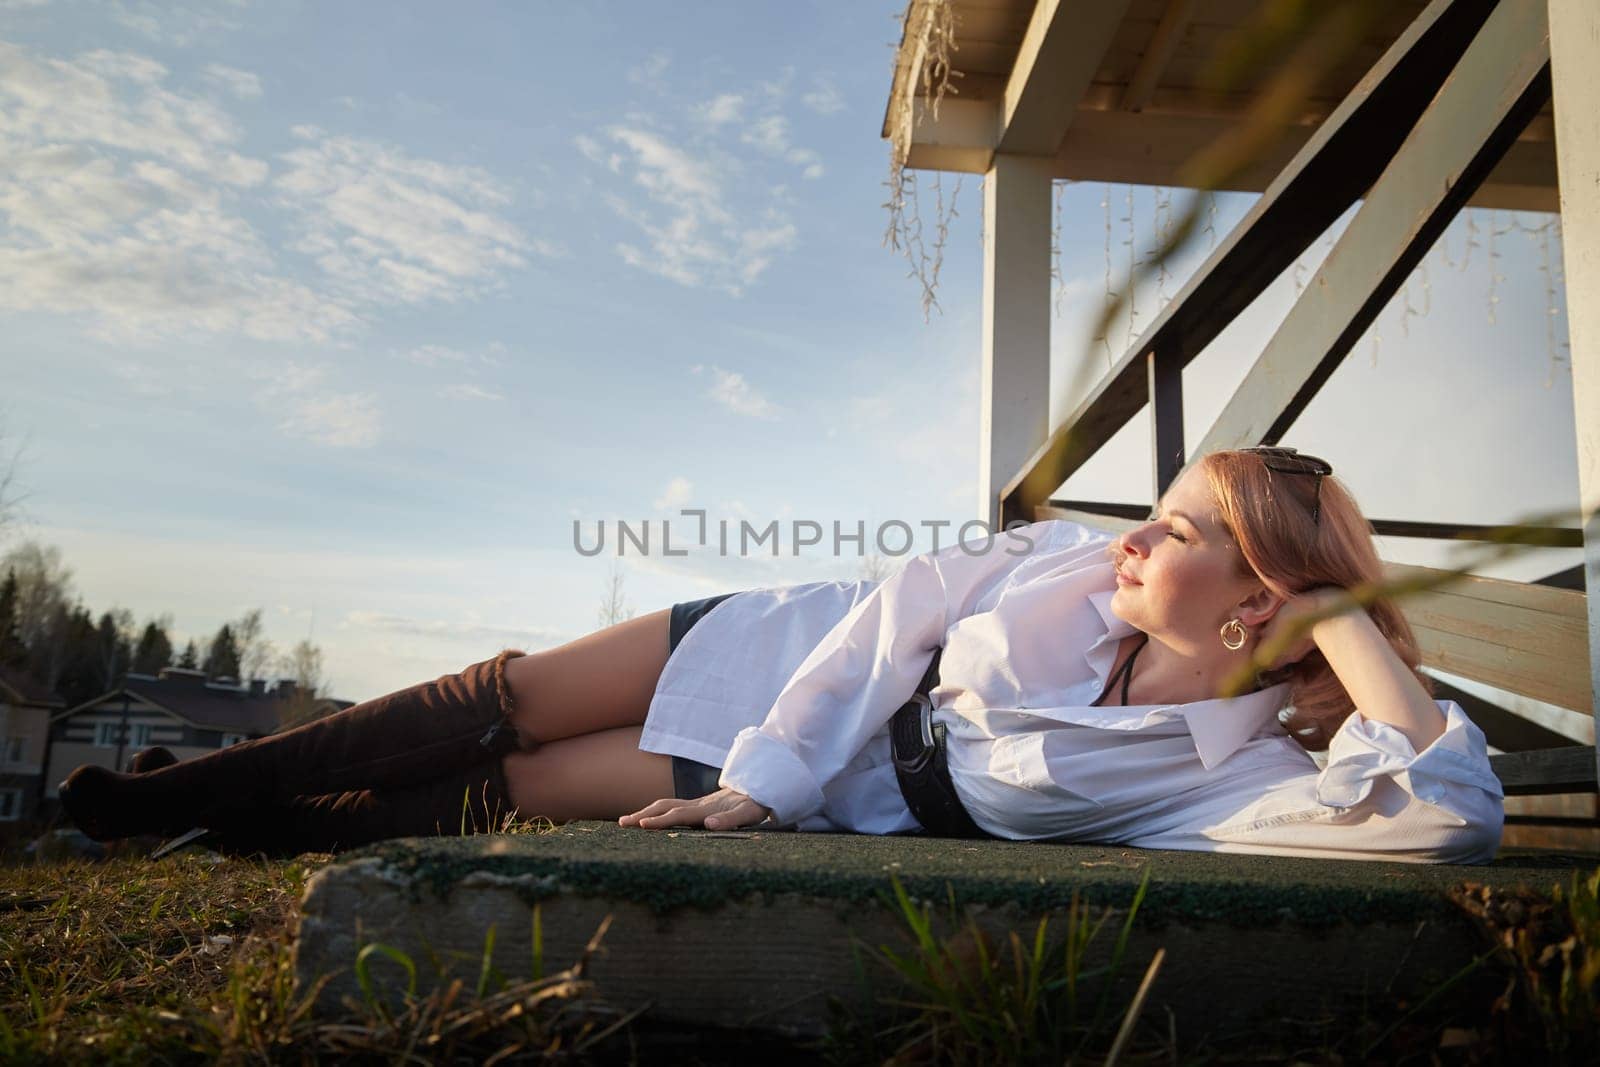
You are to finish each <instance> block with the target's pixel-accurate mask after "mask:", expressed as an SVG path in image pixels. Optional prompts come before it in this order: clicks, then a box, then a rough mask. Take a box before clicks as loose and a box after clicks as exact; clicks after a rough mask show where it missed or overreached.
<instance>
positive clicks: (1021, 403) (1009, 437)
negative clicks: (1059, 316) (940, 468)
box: [978, 155, 1052, 530]
mask: <svg viewBox="0 0 1600 1067" xmlns="http://www.w3.org/2000/svg"><path fill="white" fill-rule="evenodd" d="M1051 210H1052V205H1051V197H1050V161H1049V160H1048V159H1037V158H1026V157H1020V156H1008V155H997V156H995V158H994V165H993V166H992V167H991V168H990V169H989V173H988V175H987V176H986V177H985V178H984V183H983V233H984V242H983V375H982V378H983V384H982V389H983V396H982V408H981V410H980V416H979V426H978V435H979V440H978V451H979V455H978V508H979V511H978V517H979V518H981V519H984V520H986V521H987V522H988V523H989V524H990V528H991V529H995V530H998V529H999V528H1000V524H1001V522H1002V521H1003V519H1002V516H1001V514H1000V490H1001V489H1002V488H1003V487H1004V486H1005V484H1006V482H1007V481H1008V480H1010V478H1011V477H1012V475H1014V474H1016V473H1017V471H1019V470H1021V469H1022V465H1023V464H1024V463H1026V462H1027V460H1028V457H1029V456H1031V455H1033V453H1034V450H1035V449H1037V448H1038V447H1039V446H1040V445H1042V444H1044V441H1045V438H1047V437H1048V436H1049V434H1050V228H1051V217H1050V216H1051ZM1026 517H1027V518H1030V519H1031V516H1026Z"/></svg>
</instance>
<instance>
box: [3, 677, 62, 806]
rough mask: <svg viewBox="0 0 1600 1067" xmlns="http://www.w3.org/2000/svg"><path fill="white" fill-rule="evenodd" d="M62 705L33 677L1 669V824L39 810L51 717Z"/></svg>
mask: <svg viewBox="0 0 1600 1067" xmlns="http://www.w3.org/2000/svg"><path fill="white" fill-rule="evenodd" d="M63 703H64V701H62V699H61V698H60V697H59V696H57V695H56V694H55V693H54V692H53V691H52V690H51V689H50V687H49V686H47V685H45V684H44V683H43V682H41V681H39V680H38V679H37V678H35V677H33V675H31V674H28V673H26V672H25V671H20V670H16V669H14V668H11V667H0V823H6V822H15V821H17V820H19V819H31V818H33V815H34V812H35V811H36V810H37V809H38V806H39V800H40V797H41V796H42V795H43V794H42V785H43V782H44V768H45V759H46V752H47V750H48V749H49V744H50V742H49V735H50V716H51V714H52V713H54V712H57V711H59V710H60V709H61V707H62V705H63Z"/></svg>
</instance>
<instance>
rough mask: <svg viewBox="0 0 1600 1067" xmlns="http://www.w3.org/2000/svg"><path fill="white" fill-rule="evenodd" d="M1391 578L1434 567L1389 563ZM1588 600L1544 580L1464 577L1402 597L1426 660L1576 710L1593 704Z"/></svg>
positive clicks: (1588, 708) (1422, 572) (1420, 573)
mask: <svg viewBox="0 0 1600 1067" xmlns="http://www.w3.org/2000/svg"><path fill="white" fill-rule="evenodd" d="M1387 572H1388V574H1389V576H1390V577H1393V578H1401V579H1405V578H1411V577H1417V576H1423V577H1429V576H1435V575H1437V574H1438V572H1437V571H1432V570H1430V569H1429V568H1424V567H1410V566H1404V565H1400V564H1389V565H1388V567H1387ZM1586 600H1587V598H1586V597H1585V596H1584V595H1583V594H1582V593H1576V592H1573V591H1571V590H1568V589H1555V588H1551V587H1549V586H1540V585H1531V584H1528V583H1524V582H1511V581H1505V580H1503V579H1498V578H1483V577H1478V576H1468V577H1465V578H1459V579H1454V580H1452V581H1451V582H1450V583H1449V584H1447V585H1445V586H1442V587H1438V588H1434V589H1429V590H1427V591H1425V592H1420V593H1411V594H1407V595H1406V596H1405V598H1404V599H1403V600H1402V601H1401V607H1402V609H1403V610H1404V611H1405V614H1406V618H1407V619H1409V620H1410V622H1411V626H1412V629H1413V630H1415V631H1416V635H1417V641H1418V644H1419V645H1420V646H1421V651H1422V657H1423V662H1424V663H1426V664H1428V665H1429V666H1432V667H1437V668H1439V669H1440V670H1443V671H1449V672H1450V673H1451V674H1458V675H1460V676H1462V677H1463V678H1471V679H1474V680H1475V681H1480V682H1484V683H1485V684H1488V685H1492V686H1495V687H1497V688H1500V689H1506V690H1509V691H1511V692H1513V693H1521V694H1522V695H1524V696H1529V697H1533V698H1534V699H1535V700H1543V701H1545V702H1546V703H1550V704H1555V705H1558V706H1559V707H1563V708H1570V709H1572V710H1574V711H1580V712H1589V711H1591V710H1592V701H1593V695H1592V694H1591V692H1590V691H1589V682H1588V661H1589V649H1588V640H1587V636H1588V635H1587V631H1586Z"/></svg>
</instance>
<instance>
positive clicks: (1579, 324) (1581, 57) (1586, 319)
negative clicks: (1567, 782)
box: [1549, 0, 1600, 729]
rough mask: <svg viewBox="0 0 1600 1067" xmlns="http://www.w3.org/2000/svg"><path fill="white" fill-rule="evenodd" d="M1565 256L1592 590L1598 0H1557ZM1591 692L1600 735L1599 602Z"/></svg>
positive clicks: (1599, 360) (1599, 252)
mask: <svg viewBox="0 0 1600 1067" xmlns="http://www.w3.org/2000/svg"><path fill="white" fill-rule="evenodd" d="M1549 11H1550V34H1551V41H1550V51H1551V56H1550V61H1551V74H1552V78H1553V80H1554V83H1555V133H1556V151H1557V165H1558V167H1559V169H1560V173H1561V255H1562V264H1563V266H1564V267H1565V269H1566V278H1567V293H1568V294H1569V299H1568V301H1567V303H1568V305H1569V310H1568V312H1567V337H1568V340H1569V342H1570V343H1571V346H1572V356H1571V365H1572V406H1573V418H1574V420H1575V421H1574V423H1573V425H1574V426H1575V427H1576V431H1577V442H1576V444H1577V452H1578V499H1579V508H1580V511H1581V515H1582V522H1583V530H1584V541H1585V548H1584V554H1583V558H1584V565H1585V567H1586V569H1587V573H1588V586H1589V588H1590V589H1594V588H1595V587H1596V583H1597V582H1600V306H1597V305H1596V303H1595V300H1594V299H1593V294H1594V292H1595V287H1596V286H1597V285H1600V130H1597V129H1596V127H1595V115H1596V113H1597V112H1600V9H1597V8H1596V6H1595V4H1594V0H1550V8H1549ZM1588 651H1589V672H1590V673H1589V679H1588V680H1589V691H1590V693H1591V695H1592V697H1593V701H1594V705H1593V706H1594V712H1595V726H1596V728H1597V729H1600V599H1591V600H1590V602H1589V618H1588Z"/></svg>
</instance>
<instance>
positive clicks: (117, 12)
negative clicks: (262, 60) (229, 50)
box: [110, 0, 249, 47]
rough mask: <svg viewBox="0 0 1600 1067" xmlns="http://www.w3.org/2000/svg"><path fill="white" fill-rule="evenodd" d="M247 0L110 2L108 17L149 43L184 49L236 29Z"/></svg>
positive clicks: (139, 0) (130, 0) (133, 0)
mask: <svg viewBox="0 0 1600 1067" xmlns="http://www.w3.org/2000/svg"><path fill="white" fill-rule="evenodd" d="M247 6H249V5H248V0H160V2H156V0H112V3H111V5H110V8H111V12H110V13H111V17H112V19H113V20H115V21H116V22H118V23H120V24H121V25H123V26H126V27H127V28H128V29H130V30H133V31H134V32H135V33H141V34H143V35H144V36H146V37H148V38H150V39H151V40H152V41H160V42H161V43H163V44H171V45H177V46H179V47H184V46H186V45H190V44H193V43H194V42H195V41H196V40H198V39H199V38H201V37H204V36H208V35H211V34H216V33H224V32H227V31H230V30H236V29H238V28H239V25H240V23H239V20H238V19H237V18H235V17H233V16H234V15H236V14H237V13H239V12H242V11H243V10H244V9H245V8H246V7H247Z"/></svg>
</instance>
